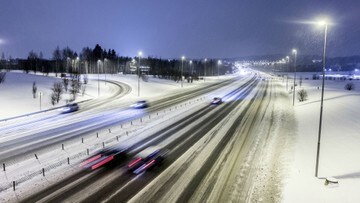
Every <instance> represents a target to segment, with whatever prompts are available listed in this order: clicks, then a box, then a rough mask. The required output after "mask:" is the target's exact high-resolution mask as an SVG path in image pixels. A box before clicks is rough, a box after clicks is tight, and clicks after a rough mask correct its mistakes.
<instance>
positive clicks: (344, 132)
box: [283, 73, 360, 202]
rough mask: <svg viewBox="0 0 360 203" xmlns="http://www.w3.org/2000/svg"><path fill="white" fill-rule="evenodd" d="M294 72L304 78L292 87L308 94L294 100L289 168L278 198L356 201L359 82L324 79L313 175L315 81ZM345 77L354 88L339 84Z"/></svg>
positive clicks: (358, 197) (359, 183)
mask: <svg viewBox="0 0 360 203" xmlns="http://www.w3.org/2000/svg"><path fill="white" fill-rule="evenodd" d="M300 76H302V77H303V78H306V77H307V78H309V80H303V84H302V87H297V88H298V89H302V88H303V89H305V90H306V91H307V92H308V95H309V97H308V100H307V101H305V102H301V103H299V102H296V103H295V114H296V119H297V122H298V126H297V129H298V130H297V133H296V144H295V147H294V153H295V154H294V156H293V157H291V158H292V159H293V160H292V161H291V162H286V164H287V168H288V170H289V171H288V174H287V175H286V176H285V177H284V178H285V180H284V182H285V185H284V188H283V202H358V201H359V200H360V193H359V192H358V191H359V188H360V159H359V154H360V148H359V146H360V133H359V132H360V116H359V115H360V108H359V104H360V81H359V80H351V81H349V80H346V81H344V80H326V81H325V95H324V106H323V125H322V137H321V151H320V161H319V174H318V176H319V177H320V178H315V160H316V149H317V137H318V130H319V118H320V115H319V113H320V98H321V80H312V73H301V74H300ZM349 82H351V83H353V84H355V91H347V90H345V89H344V86H345V84H347V83H349ZM283 84H284V83H283ZM318 87H319V88H318ZM284 88H285V84H284ZM289 96H290V95H289ZM289 98H292V97H289ZM290 102H292V101H291V100H290ZM331 176H332V177H335V178H336V179H338V181H339V184H329V185H325V184H324V183H325V180H324V179H323V178H324V177H331Z"/></svg>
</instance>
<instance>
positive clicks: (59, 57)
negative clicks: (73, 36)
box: [53, 46, 62, 77]
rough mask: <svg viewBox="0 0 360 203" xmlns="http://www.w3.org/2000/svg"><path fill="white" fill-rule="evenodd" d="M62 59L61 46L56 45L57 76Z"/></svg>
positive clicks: (54, 53)
mask: <svg viewBox="0 0 360 203" xmlns="http://www.w3.org/2000/svg"><path fill="white" fill-rule="evenodd" d="M61 59H62V55H61V51H60V48H59V46H57V47H56V49H55V50H54V52H53V60H55V74H56V75H55V76H56V77H57V75H58V72H59V65H60V62H61Z"/></svg>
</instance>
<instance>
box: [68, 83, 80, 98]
mask: <svg viewBox="0 0 360 203" xmlns="http://www.w3.org/2000/svg"><path fill="white" fill-rule="evenodd" d="M80 89H81V83H80V82H79V81H78V80H75V79H73V80H71V85H70V94H71V95H72V98H71V100H72V101H74V100H75V99H76V94H77V93H79V92H80Z"/></svg>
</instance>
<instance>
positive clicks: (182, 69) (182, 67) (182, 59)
mask: <svg viewBox="0 0 360 203" xmlns="http://www.w3.org/2000/svg"><path fill="white" fill-rule="evenodd" d="M184 60H185V56H182V57H181V87H183V71H184Z"/></svg>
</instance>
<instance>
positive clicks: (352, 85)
mask: <svg viewBox="0 0 360 203" xmlns="http://www.w3.org/2000/svg"><path fill="white" fill-rule="evenodd" d="M345 89H346V90H349V91H351V90H354V89H355V85H354V84H353V83H347V84H346V85H345Z"/></svg>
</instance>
